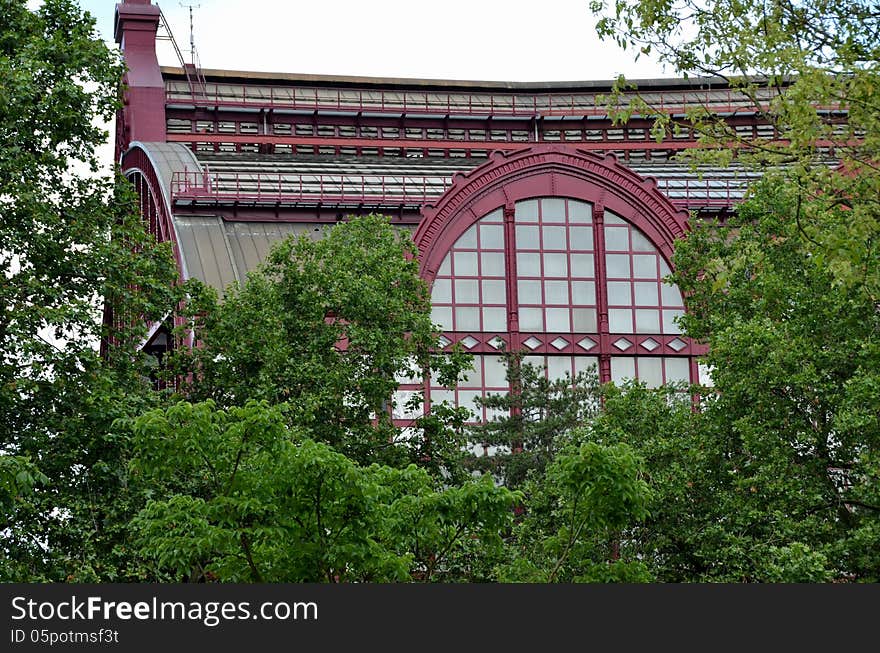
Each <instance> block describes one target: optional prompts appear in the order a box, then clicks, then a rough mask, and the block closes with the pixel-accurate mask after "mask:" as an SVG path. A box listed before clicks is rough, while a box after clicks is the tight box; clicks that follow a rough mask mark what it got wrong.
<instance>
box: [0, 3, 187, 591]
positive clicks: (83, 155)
mask: <svg viewBox="0 0 880 653" xmlns="http://www.w3.org/2000/svg"><path fill="white" fill-rule="evenodd" d="M25 4H26V3H25V2H23V1H19V0H3V1H2V2H0V15H2V16H3V21H2V26H0V142H2V143H3V146H2V151H0V468H2V469H3V479H4V480H3V489H2V492H3V495H4V500H3V508H4V511H3V519H2V522H0V531H2V533H3V538H2V542H0V550H2V554H0V579H19V580H28V579H45V580H64V579H65V578H69V579H75V580H89V579H92V580H94V579H113V578H125V577H128V574H129V573H130V571H131V570H130V569H129V564H130V563H131V560H130V559H129V557H128V556H127V554H126V552H125V551H124V550H122V549H120V548H119V546H118V545H119V543H120V541H121V539H122V538H123V533H124V530H125V526H126V523H127V520H128V518H129V517H130V513H129V508H128V501H129V498H128V497H127V494H126V490H125V487H124V482H123V480H122V479H123V476H122V475H121V469H122V467H123V466H124V465H123V462H122V460H121V457H120V455H121V450H120V447H119V446H118V442H117V441H116V440H115V439H114V436H113V433H112V429H111V424H112V422H113V420H114V419H115V418H116V417H121V416H126V415H133V414H136V413H137V412H139V411H140V410H142V409H143V408H144V407H146V406H148V405H149V404H150V403H151V402H152V401H153V399H152V397H151V394H150V386H149V384H148V383H146V382H145V380H144V368H143V366H142V359H141V356H140V355H139V354H138V352H137V347H138V343H139V340H140V339H141V338H142V337H143V333H144V329H145V326H144V324H145V322H146V323H149V322H150V321H151V320H154V319H158V318H160V317H162V315H163V313H165V312H167V311H168V310H169V306H172V305H173V303H172V295H173V282H174V279H175V277H176V273H175V270H174V266H173V262H172V259H171V256H170V253H169V251H167V249H166V248H162V247H157V246H156V245H155V244H154V243H153V242H152V241H151V240H150V239H149V238H148V237H147V236H146V234H145V233H144V230H143V227H142V224H141V222H140V219H139V217H138V216H137V207H136V204H135V203H134V202H133V201H132V194H131V193H130V191H128V190H127V188H126V187H125V185H124V184H123V183H121V182H117V181H115V180H113V179H106V178H102V177H99V176H96V175H94V174H91V173H94V171H95V170H97V161H96V158H95V148H96V147H97V146H98V145H100V144H101V143H103V142H105V141H106V138H107V134H106V133H105V132H103V131H102V130H101V129H99V128H97V127H95V126H94V125H93V121H97V120H98V119H103V120H105V121H106V120H108V119H109V118H110V117H111V116H112V114H113V112H114V111H115V109H116V106H117V103H116V96H117V87H118V85H119V79H120V75H121V72H122V68H121V65H120V61H119V58H118V56H117V55H116V54H114V53H112V52H110V51H109V50H108V49H107V47H106V46H105V45H104V43H103V41H102V40H101V39H100V38H99V37H98V35H97V33H96V32H95V28H94V21H93V20H92V19H91V18H90V17H88V16H86V15H83V14H82V12H81V11H80V10H79V9H78V8H77V7H76V5H75V4H74V3H72V2H69V1H66V0H47V1H46V2H44V3H42V5H41V6H40V8H39V9H38V10H36V11H33V12H32V11H29V10H28V9H27V8H26V6H25ZM76 170H84V171H85V172H83V173H82V174H77V173H76V172H75V171H76ZM135 252H138V253H137V254H135ZM123 303H124V313H120V312H119V309H120V308H121V307H122V306H123ZM104 310H107V316H108V318H112V316H113V315H116V316H117V317H118V318H119V319H115V320H114V319H107V320H102V314H103V312H104ZM132 316H137V317H138V318H139V319H136V320H132V319H131V318H132ZM111 325H113V326H112V328H111ZM110 339H112V340H113V342H114V343H115V346H114V347H113V348H111V349H109V350H108V356H107V357H105V358H102V357H101V356H100V355H99V351H98V343H99V342H100V341H102V340H103V341H104V342H108V341H109V340H110ZM10 470H12V471H10ZM7 472H8V476H7ZM7 478H10V479H11V484H10V483H9V482H7V481H6V479H7ZM10 488H11V491H10ZM10 498H11V500H10Z"/></svg>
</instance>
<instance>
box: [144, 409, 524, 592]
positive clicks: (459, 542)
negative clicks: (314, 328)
mask: <svg viewBox="0 0 880 653" xmlns="http://www.w3.org/2000/svg"><path fill="white" fill-rule="evenodd" d="M291 410H293V409H292V407H291V406H290V405H287V404H284V405H278V406H269V404H268V403H267V402H265V401H263V402H255V401H249V402H248V403H247V404H246V405H245V406H244V407H240V408H236V407H234V408H230V409H229V410H219V409H217V407H216V406H215V404H214V403H213V402H212V401H210V400H209V401H206V402H203V403H199V404H190V403H187V402H181V403H178V404H175V405H173V406H171V407H169V408H167V409H165V410H154V411H152V412H149V413H146V414H145V415H143V416H142V417H139V418H137V419H135V420H133V421H132V422H129V425H130V427H131V428H132V429H133V432H134V438H133V447H134V449H133V451H134V458H133V460H132V468H133V471H134V474H135V477H136V478H138V479H139V480H140V481H141V482H143V483H145V484H146V485H147V487H149V488H150V492H151V493H152V497H153V498H152V499H151V500H150V501H149V503H148V504H147V505H146V507H145V508H144V509H143V511H142V512H141V513H140V514H139V515H138V517H137V518H136V519H135V520H134V522H133V526H134V529H135V531H136V533H137V543H138V546H139V550H140V552H141V553H142V555H144V556H145V557H147V558H149V559H150V560H152V561H154V563H155V565H156V569H155V572H154V573H155V575H156V576H157V577H159V578H168V579H174V580H191V581H192V580H218V581H223V582H351V581H359V582H365V581H366V582H392V581H405V580H414V579H415V580H424V581H433V580H475V579H480V578H479V573H480V570H481V569H485V568H487V567H488V565H487V564H486V563H482V564H481V563H480V559H481V558H486V557H487V556H489V557H491V556H496V557H497V556H498V555H499V551H500V547H501V538H500V535H499V533H500V532H501V531H503V530H504V529H506V528H507V527H508V526H509V524H510V522H511V521H512V514H513V513H512V510H511V507H512V504H513V501H514V499H515V495H514V494H513V493H511V492H510V491H508V490H506V489H505V488H502V487H496V486H495V485H494V483H492V481H491V478H490V477H488V476H486V477H485V478H484V479H483V480H472V481H469V482H467V483H464V484H462V485H461V486H456V487H450V488H439V487H437V486H436V481H435V480H433V479H432V478H431V476H430V475H429V474H428V472H427V471H425V470H423V469H419V468H417V467H416V466H414V465H409V466H407V467H404V468H392V467H387V466H380V465H376V464H372V465H368V466H361V465H358V464H357V463H355V462H354V461H352V460H350V459H349V458H346V457H345V456H344V455H342V454H340V453H338V452H337V451H334V450H333V449H332V448H331V447H329V446H328V445H326V444H323V443H318V442H315V441H314V440H312V439H309V438H308V437H306V436H305V435H304V431H302V430H299V429H296V428H293V429H291V428H289V427H288V425H287V422H288V420H287V417H286V416H285V412H289V411H291ZM336 428H339V429H342V428H343V427H342V425H337V426H336ZM477 547H479V549H480V552H479V554H478V555H476V556H475V550H476V549H477ZM475 574H476V578H475Z"/></svg>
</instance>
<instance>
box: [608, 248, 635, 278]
mask: <svg viewBox="0 0 880 653" xmlns="http://www.w3.org/2000/svg"><path fill="white" fill-rule="evenodd" d="M605 267H606V270H607V274H608V276H609V277H612V278H617V279H629V278H630V277H631V276H632V275H631V274H630V272H629V255H628V254H606V255H605Z"/></svg>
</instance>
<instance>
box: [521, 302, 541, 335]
mask: <svg viewBox="0 0 880 653" xmlns="http://www.w3.org/2000/svg"><path fill="white" fill-rule="evenodd" d="M543 315H544V311H543V310H542V309H540V308H520V309H519V328H520V330H521V331H543V330H544V321H543Z"/></svg>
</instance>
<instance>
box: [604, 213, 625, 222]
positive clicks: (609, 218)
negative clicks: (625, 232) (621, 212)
mask: <svg viewBox="0 0 880 653" xmlns="http://www.w3.org/2000/svg"><path fill="white" fill-rule="evenodd" d="M605 224H622V225H626V224H627V222H626V221H625V220H624V219H623V218H621V217H620V216H618V215H617V214H616V213H612V212H611V211H605Z"/></svg>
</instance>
